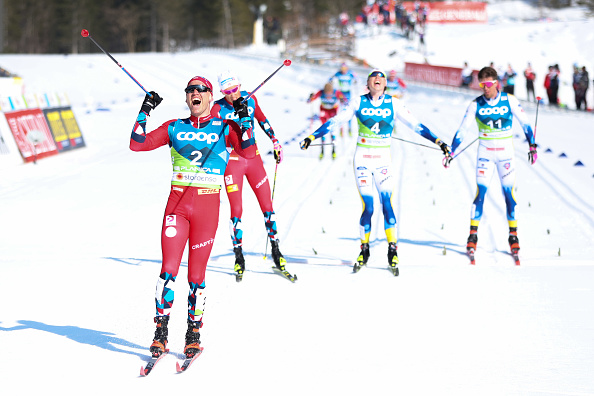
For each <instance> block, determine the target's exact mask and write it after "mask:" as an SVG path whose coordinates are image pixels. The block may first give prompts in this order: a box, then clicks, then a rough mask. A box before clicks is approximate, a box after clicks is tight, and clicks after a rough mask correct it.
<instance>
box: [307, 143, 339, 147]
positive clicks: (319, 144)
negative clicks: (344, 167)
mask: <svg viewBox="0 0 594 396" xmlns="http://www.w3.org/2000/svg"><path fill="white" fill-rule="evenodd" d="M311 146H334V143H315V144H310V145H309V147H311Z"/></svg>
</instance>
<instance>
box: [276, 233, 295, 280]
mask: <svg viewBox="0 0 594 396" xmlns="http://www.w3.org/2000/svg"><path fill="white" fill-rule="evenodd" d="M270 245H271V246H272V259H273V260H274V265H275V266H274V267H272V269H273V270H274V271H275V272H276V273H278V274H279V275H281V276H283V277H285V278H287V279H288V280H290V281H291V282H293V283H295V281H296V280H297V275H294V274H291V273H290V272H289V271H287V269H286V268H285V264H287V260H285V258H284V257H283V254H282V253H281V252H280V250H279V248H278V240H275V241H270Z"/></svg>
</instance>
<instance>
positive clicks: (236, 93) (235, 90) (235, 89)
mask: <svg viewBox="0 0 594 396" xmlns="http://www.w3.org/2000/svg"><path fill="white" fill-rule="evenodd" d="M221 93H222V94H223V95H225V99H227V101H228V102H231V103H233V101H234V100H235V99H238V98H239V97H240V96H241V85H234V86H232V87H229V88H228V89H226V90H224V91H221Z"/></svg>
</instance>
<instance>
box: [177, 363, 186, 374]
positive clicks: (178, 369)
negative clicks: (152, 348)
mask: <svg viewBox="0 0 594 396" xmlns="http://www.w3.org/2000/svg"><path fill="white" fill-rule="evenodd" d="M175 370H176V371H177V372H178V373H181V372H182V371H184V370H182V368H181V366H180V365H179V362H175Z"/></svg>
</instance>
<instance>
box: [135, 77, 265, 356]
mask: <svg viewBox="0 0 594 396" xmlns="http://www.w3.org/2000/svg"><path fill="white" fill-rule="evenodd" d="M185 92H186V104H187V106H188V108H189V109H190V116H189V117H188V118H180V119H177V120H169V121H167V122H165V123H164V124H162V125H161V126H160V127H158V128H157V129H155V130H154V131H152V132H150V133H146V123H147V117H148V116H149V114H150V112H151V110H153V109H154V108H155V107H157V106H158V105H159V103H161V98H160V97H159V95H158V94H156V93H155V92H151V93H150V94H147V95H146V97H145V98H144V101H143V103H142V107H141V109H140V112H139V113H138V117H137V118H136V123H135V124H134V128H133V130H132V136H131V138H130V149H131V150H132V151H148V150H154V149H157V148H159V147H161V146H164V145H168V146H169V147H170V150H171V158H172V162H173V176H172V178H171V192H170V194H169V199H168V201H167V206H166V208H165V215H164V217H163V225H162V229H161V247H162V254H163V262H162V266H161V273H160V275H159V279H158V281H157V288H156V294H155V304H156V316H155V323H156V325H157V328H156V330H155V337H154V340H153V343H152V345H151V347H150V351H151V354H152V355H153V358H156V357H159V356H160V355H161V354H163V353H164V352H165V351H166V346H167V336H168V329H167V325H168V322H169V316H170V313H171V307H172V305H173V300H174V290H173V286H174V282H175V280H176V277H177V274H178V270H179V266H180V261H181V258H182V255H183V252H184V248H185V246H186V243H187V242H188V240H189V257H188V283H189V285H190V292H189V294H188V320H187V324H188V328H187V332H186V345H185V348H184V353H185V355H186V357H187V358H188V359H190V358H192V357H193V356H196V355H197V354H199V353H200V351H201V348H200V333H199V330H200V327H201V326H202V315H203V312H204V304H205V282H204V278H205V272H206V265H207V262H208V258H209V257H210V252H211V249H212V244H213V241H214V236H215V233H216V230H217V226H218V222H219V191H220V189H221V186H222V184H223V174H224V173H225V168H226V167H227V161H228V159H229V151H228V148H233V150H234V152H235V153H237V154H239V155H242V156H245V157H246V158H253V157H254V156H255V154H256V146H255V144H254V138H253V136H252V124H251V122H250V116H249V113H248V108H247V106H245V105H241V100H237V101H236V102H235V108H236V110H237V112H238V115H239V122H240V124H241V128H240V127H239V126H238V125H237V124H236V123H235V122H234V121H230V120H222V119H218V118H215V117H213V116H212V115H211V114H210V102H211V100H212V84H211V83H210V81H208V80H207V79H206V78H204V77H200V76H196V77H193V78H192V79H191V80H190V81H189V82H188V84H187V86H186V88H185Z"/></svg>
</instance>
